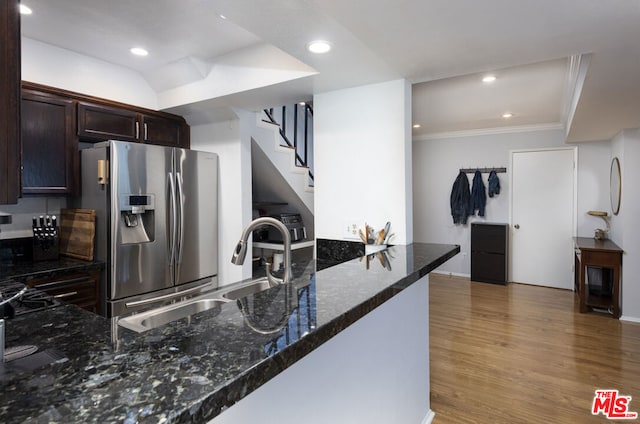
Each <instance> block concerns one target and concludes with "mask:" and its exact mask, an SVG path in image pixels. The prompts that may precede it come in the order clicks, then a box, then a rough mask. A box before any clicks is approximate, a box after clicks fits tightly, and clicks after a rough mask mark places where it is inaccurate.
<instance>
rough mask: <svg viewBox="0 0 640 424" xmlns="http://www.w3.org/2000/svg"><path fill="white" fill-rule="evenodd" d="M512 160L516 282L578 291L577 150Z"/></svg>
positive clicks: (513, 273)
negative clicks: (575, 272) (575, 263)
mask: <svg viewBox="0 0 640 424" xmlns="http://www.w3.org/2000/svg"><path fill="white" fill-rule="evenodd" d="M511 155H512V156H511V159H512V162H511V170H512V174H511V175H512V183H511V225H512V227H511V281H514V282H519V283H527V284H536V285H541V286H549V287H558V288H563V289H572V288H573V267H572V266H573V241H572V237H573V235H574V234H575V220H574V217H575V185H576V176H575V175H576V173H575V168H574V162H575V149H574V148H571V149H556V150H539V151H526V152H512V154H511Z"/></svg>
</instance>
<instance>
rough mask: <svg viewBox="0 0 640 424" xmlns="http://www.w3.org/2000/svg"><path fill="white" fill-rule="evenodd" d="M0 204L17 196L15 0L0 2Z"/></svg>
mask: <svg viewBox="0 0 640 424" xmlns="http://www.w3.org/2000/svg"><path fill="white" fill-rule="evenodd" d="M0 58H2V59H0V93H2V94H0V204H5V203H17V202H18V196H19V195H20V15H19V14H18V0H5V1H3V2H1V3H0Z"/></svg>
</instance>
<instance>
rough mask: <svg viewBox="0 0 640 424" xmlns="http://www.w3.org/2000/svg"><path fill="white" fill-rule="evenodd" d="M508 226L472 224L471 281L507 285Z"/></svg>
mask: <svg viewBox="0 0 640 424" xmlns="http://www.w3.org/2000/svg"><path fill="white" fill-rule="evenodd" d="M508 230H509V226H508V225H507V224H488V223H476V222H474V223H472V224H471V280H472V281H482V282H485V283H497V284H506V283H507V278H508V275H507V258H508V252H507V250H508Z"/></svg>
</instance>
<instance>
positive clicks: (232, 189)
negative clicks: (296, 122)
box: [191, 120, 251, 286]
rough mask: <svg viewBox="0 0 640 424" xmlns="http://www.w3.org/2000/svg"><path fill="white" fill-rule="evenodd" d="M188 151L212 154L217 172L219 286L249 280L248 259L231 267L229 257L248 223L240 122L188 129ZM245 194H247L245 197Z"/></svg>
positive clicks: (247, 161) (247, 168)
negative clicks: (216, 159)
mask: <svg viewBox="0 0 640 424" xmlns="http://www.w3.org/2000/svg"><path fill="white" fill-rule="evenodd" d="M191 148H192V149H193V150H203V151H208V152H215V153H217V154H218V156H219V158H218V160H219V171H218V184H219V187H218V190H219V191H218V236H219V242H218V246H219V249H218V264H219V266H220V270H219V275H218V281H219V284H220V285H221V286H222V285H227V284H231V283H234V282H236V281H240V280H243V279H245V278H250V277H251V258H250V257H247V259H246V261H245V264H244V265H243V266H238V265H233V264H232V263H231V255H232V253H233V251H234V249H235V247H236V244H237V243H238V240H239V239H240V235H241V234H242V230H243V229H244V227H245V226H246V224H247V223H249V221H250V220H251V143H250V140H249V142H248V143H247V140H246V137H245V139H243V129H242V125H241V123H240V120H233V121H226V122H220V123H215V124H207V125H196V126H192V127H191ZM247 193H249V195H248V196H247Z"/></svg>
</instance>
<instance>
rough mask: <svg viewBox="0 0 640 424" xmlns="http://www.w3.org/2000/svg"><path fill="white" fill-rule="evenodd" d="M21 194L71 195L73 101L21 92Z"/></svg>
mask: <svg viewBox="0 0 640 424" xmlns="http://www.w3.org/2000/svg"><path fill="white" fill-rule="evenodd" d="M21 106H22V112H21V120H20V121H21V129H22V193H24V194H74V193H75V189H76V187H77V180H78V140H77V138H76V137H75V131H74V128H75V110H74V104H73V100H71V99H68V98H65V97H59V96H54V95H51V94H47V93H37V92H32V91H29V90H23V93H22V105H21Z"/></svg>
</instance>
